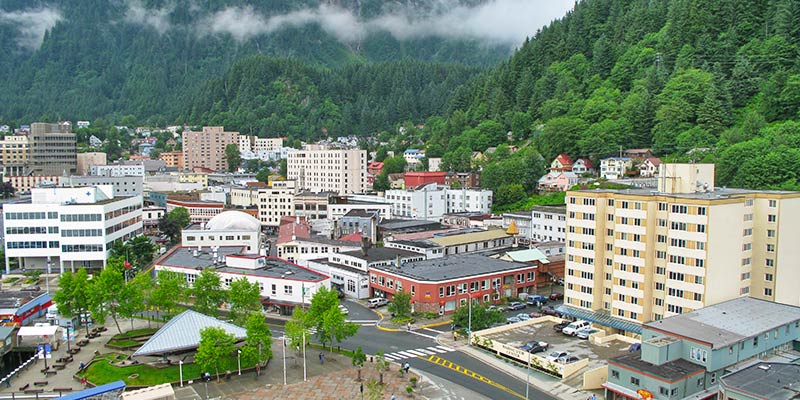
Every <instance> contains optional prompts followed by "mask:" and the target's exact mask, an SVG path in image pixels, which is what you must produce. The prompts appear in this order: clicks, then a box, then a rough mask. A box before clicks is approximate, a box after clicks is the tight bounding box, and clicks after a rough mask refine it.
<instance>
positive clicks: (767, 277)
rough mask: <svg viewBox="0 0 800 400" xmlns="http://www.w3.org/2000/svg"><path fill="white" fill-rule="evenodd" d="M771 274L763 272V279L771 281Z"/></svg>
mask: <svg viewBox="0 0 800 400" xmlns="http://www.w3.org/2000/svg"><path fill="white" fill-rule="evenodd" d="M772 279H773V275H772V274H764V280H765V281H767V282H772Z"/></svg>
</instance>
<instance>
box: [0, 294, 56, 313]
mask: <svg viewBox="0 0 800 400" xmlns="http://www.w3.org/2000/svg"><path fill="white" fill-rule="evenodd" d="M44 293H45V292H44V291H43V290H32V291H2V292H0V312H14V311H16V310H17V309H18V308H20V307H22V306H24V305H25V304H27V303H28V302H29V301H31V300H33V299H35V298H37V297H39V296H41V295H43V294H44Z"/></svg>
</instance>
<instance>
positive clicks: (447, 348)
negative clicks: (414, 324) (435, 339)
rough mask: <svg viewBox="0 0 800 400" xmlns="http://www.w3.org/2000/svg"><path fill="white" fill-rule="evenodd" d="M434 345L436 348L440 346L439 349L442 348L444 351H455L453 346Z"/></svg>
mask: <svg viewBox="0 0 800 400" xmlns="http://www.w3.org/2000/svg"><path fill="white" fill-rule="evenodd" d="M436 347H438V348H440V349H442V350H444V351H456V349H453V348H450V347H447V346H436Z"/></svg>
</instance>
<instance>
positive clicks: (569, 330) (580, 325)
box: [561, 321, 592, 336]
mask: <svg viewBox="0 0 800 400" xmlns="http://www.w3.org/2000/svg"><path fill="white" fill-rule="evenodd" d="M591 327H592V323H591V322H589V321H575V322H573V323H571V324H569V325H567V326H566V327H564V329H562V330H561V332H562V333H563V334H565V335H570V336H575V335H577V334H578V331H579V330H581V329H586V328H591Z"/></svg>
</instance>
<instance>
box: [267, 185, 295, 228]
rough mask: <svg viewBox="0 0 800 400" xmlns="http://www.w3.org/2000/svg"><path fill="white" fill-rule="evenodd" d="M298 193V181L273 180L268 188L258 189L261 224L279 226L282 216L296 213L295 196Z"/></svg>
mask: <svg viewBox="0 0 800 400" xmlns="http://www.w3.org/2000/svg"><path fill="white" fill-rule="evenodd" d="M296 194H297V182H295V181H293V180H288V181H277V180H275V181H271V182H270V186H269V187H268V188H262V189H260V190H259V191H258V220H259V221H261V226H269V227H274V228H277V227H278V226H280V224H281V218H282V217H286V216H292V215H295V212H294V196H295V195H296Z"/></svg>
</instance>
